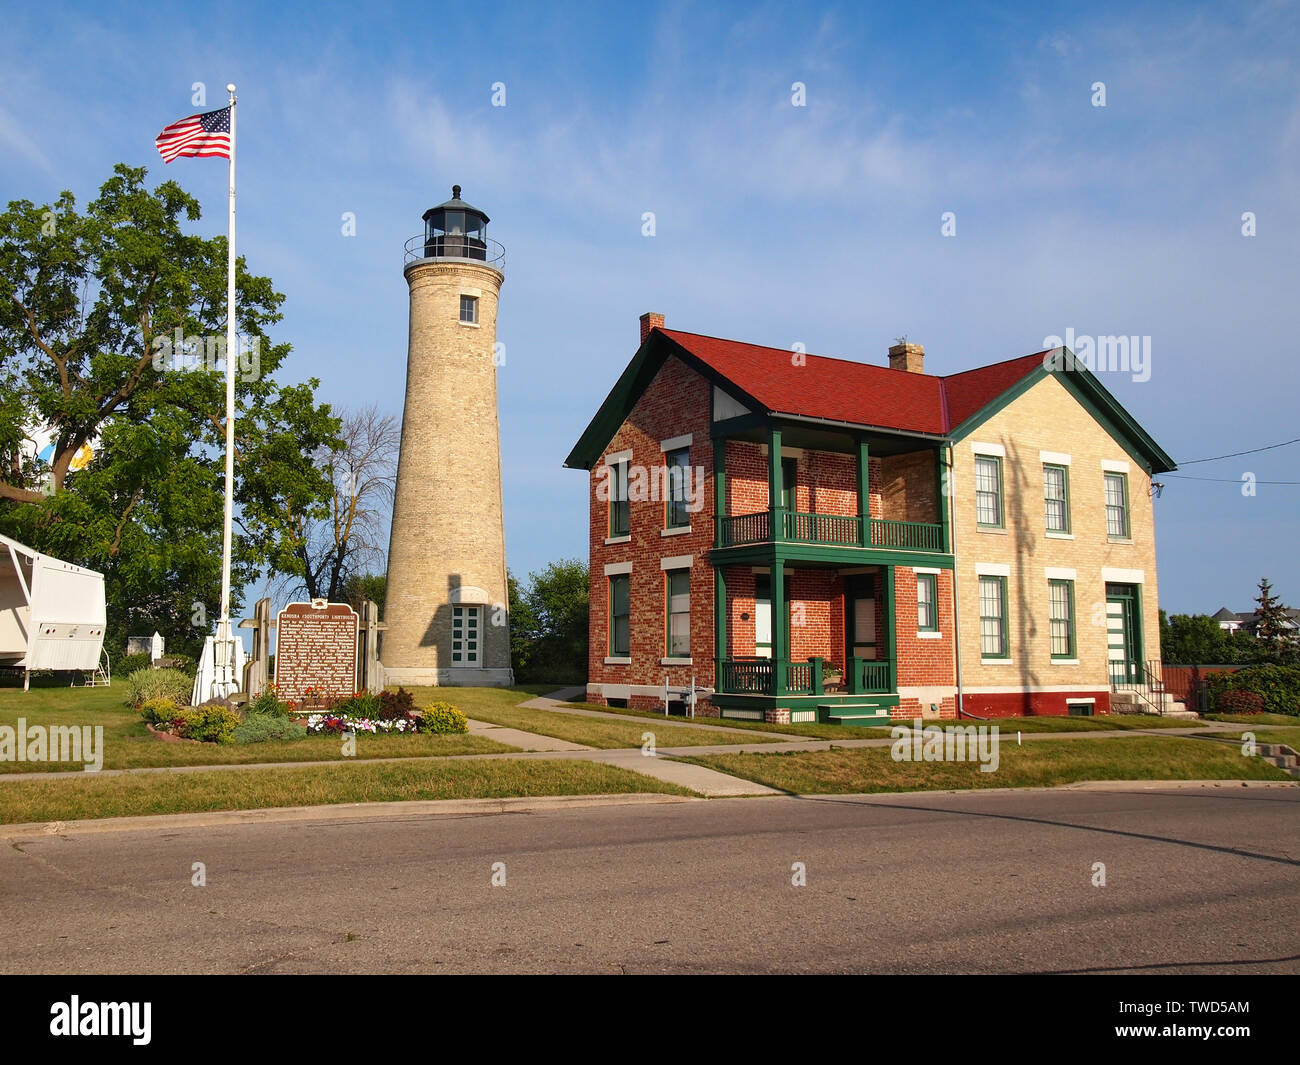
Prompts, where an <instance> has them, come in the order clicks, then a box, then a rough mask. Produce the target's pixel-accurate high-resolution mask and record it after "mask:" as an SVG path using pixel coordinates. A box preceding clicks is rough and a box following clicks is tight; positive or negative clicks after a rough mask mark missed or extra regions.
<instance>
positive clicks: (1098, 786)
mask: <svg viewBox="0 0 1300 1065" xmlns="http://www.w3.org/2000/svg"><path fill="white" fill-rule="evenodd" d="M1297 787H1300V782H1294V781H1289V780H1079V781H1075V782H1074V783H1073V784H1054V785H1052V786H1051V787H1034V788H943V789H940V788H934V789H927V790H924V791H845V792H820V791H809V792H799V793H797V794H790V795H789V796H788V797H789V798H792V799H866V800H870V801H871V802H878V801H879V802H890V801H900V802H901V801H905V800H907V799H912V798H915V797H916V796H918V795H1028V794H1031V793H1033V792H1038V793H1040V794H1043V795H1053V794H1059V793H1060V792H1063V791H1183V790H1186V789H1190V788H1218V789H1220V790H1225V789H1226V790H1231V791H1236V790H1240V789H1242V788H1297ZM783 794H785V793H783Z"/></svg>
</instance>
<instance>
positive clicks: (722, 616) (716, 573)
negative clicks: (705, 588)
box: [713, 566, 727, 691]
mask: <svg viewBox="0 0 1300 1065" xmlns="http://www.w3.org/2000/svg"><path fill="white" fill-rule="evenodd" d="M713 657H714V667H713V668H714V677H713V686H714V687H715V688H717V689H718V690H719V691H720V690H721V688H722V674H723V668H722V663H723V662H724V661H725V660H726V657H727V575H726V573H725V572H724V571H723V569H722V567H721V566H715V567H714V570H713Z"/></svg>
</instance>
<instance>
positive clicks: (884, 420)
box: [656, 329, 1046, 436]
mask: <svg viewBox="0 0 1300 1065" xmlns="http://www.w3.org/2000/svg"><path fill="white" fill-rule="evenodd" d="M656 332H661V333H663V334H664V336H666V337H668V338H669V339H670V340H672V341H673V342H674V343H676V344H678V345H680V346H681V347H682V348H684V349H685V350H686V351H688V352H690V353H691V354H692V355H694V356H695V357H696V358H697V359H699V360H700V361H701V362H703V363H705V364H706V365H708V366H709V367H711V368H712V369H713V370H714V371H715V372H717V373H718V374H720V375H721V376H723V377H725V378H726V379H727V380H728V381H731V382H732V383H733V384H735V385H736V386H737V387H738V388H740V389H742V390H743V391H744V392H746V393H748V394H749V395H750V396H752V397H753V398H754V399H755V400H757V401H758V402H759V403H760V404H762V405H763V406H764V407H766V408H767V409H768V410H770V411H774V412H776V413H779V414H794V415H802V416H804V417H808V418H824V419H826V420H827V421H834V422H847V423H849V424H852V425H865V426H877V427H880V428H882V429H900V430H904V431H907V432H915V433H930V434H933V435H935V436H942V435H945V434H947V433H949V432H951V431H952V430H953V429H954V428H955V427H956V426H958V425H960V424H961V423H962V422H963V421H965V420H966V419H967V418H968V417H970V416H971V415H972V414H974V413H975V412H976V411H978V410H980V408H982V407H984V406H986V405H987V404H989V403H991V402H992V401H993V400H995V399H996V398H997V397H998V396H1000V395H1001V394H1002V393H1003V392H1005V391H1006V390H1007V389H1009V388H1011V387H1012V386H1013V385H1015V384H1016V383H1017V382H1019V381H1020V380H1022V379H1023V378H1025V377H1027V376H1028V375H1029V374H1030V373H1032V372H1033V371H1034V370H1035V369H1037V368H1038V367H1040V366H1042V365H1043V356H1044V355H1045V354H1046V352H1041V351H1040V352H1038V353H1036V354H1033V355H1024V356H1021V357H1020V358H1016V359H1009V360H1008V361H1006V362H999V363H994V364H993V365H991V366H982V367H980V368H979V369H977V370H967V371H966V372H965V373H959V374H953V375H952V376H950V377H934V376H931V375H930V374H918V373H909V372H908V371H906V370H891V369H890V368H889V367H887V366H871V365H868V364H867V363H862V362H851V361H850V360H848V359H830V358H826V357H824V356H821V355H806V356H804V359H805V360H806V361H805V362H804V364H803V365H796V364H795V362H794V360H793V358H792V356H793V353H792V352H791V351H789V350H788V349H785V348H765V347H760V346H759V345H757V344H743V343H740V342H739V341H735V340H721V339H719V338H718V337H706V336H700V335H699V334H698V333H682V332H679V331H678V330H675V329H657V330H656Z"/></svg>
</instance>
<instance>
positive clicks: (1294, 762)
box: [1259, 743, 1300, 777]
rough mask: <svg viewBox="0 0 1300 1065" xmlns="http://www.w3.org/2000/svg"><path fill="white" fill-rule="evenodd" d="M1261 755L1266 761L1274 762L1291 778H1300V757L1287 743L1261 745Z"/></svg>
mask: <svg viewBox="0 0 1300 1065" xmlns="http://www.w3.org/2000/svg"><path fill="white" fill-rule="evenodd" d="M1259 755H1260V757H1261V758H1263V759H1264V761H1266V762H1272V763H1273V764H1274V765H1275V766H1277V767H1278V768H1279V769H1282V770H1284V771H1286V772H1287V773H1289V774H1291V776H1293V777H1300V768H1297V766H1298V765H1300V757H1298V756H1297V755H1296V752H1295V751H1294V750H1293V749H1292V748H1290V747H1288V746H1287V745H1286V744H1285V743H1261V744H1260V745H1259Z"/></svg>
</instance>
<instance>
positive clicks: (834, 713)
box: [817, 703, 889, 725]
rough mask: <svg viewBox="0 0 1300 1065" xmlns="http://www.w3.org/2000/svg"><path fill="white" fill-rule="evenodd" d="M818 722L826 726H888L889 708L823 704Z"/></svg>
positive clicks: (819, 706) (819, 708) (820, 705)
mask: <svg viewBox="0 0 1300 1065" xmlns="http://www.w3.org/2000/svg"><path fill="white" fill-rule="evenodd" d="M817 720H818V721H820V722H822V724H825V725H888V724H889V708H888V707H882V706H879V705H877V704H876V703H821V704H819V705H818V707H817Z"/></svg>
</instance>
